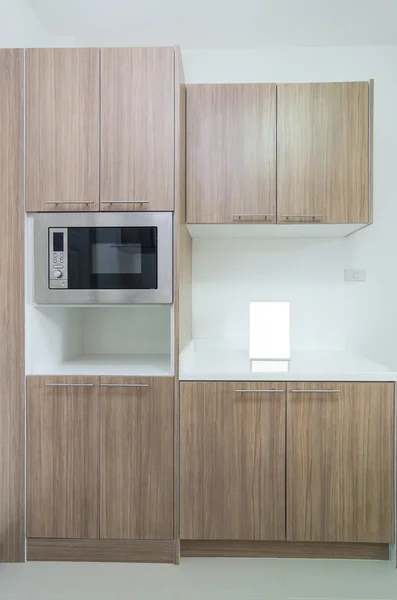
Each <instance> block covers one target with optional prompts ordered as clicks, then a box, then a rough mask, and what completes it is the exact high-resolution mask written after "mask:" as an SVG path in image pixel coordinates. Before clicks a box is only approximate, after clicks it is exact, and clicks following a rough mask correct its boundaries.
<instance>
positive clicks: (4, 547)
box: [0, 48, 25, 563]
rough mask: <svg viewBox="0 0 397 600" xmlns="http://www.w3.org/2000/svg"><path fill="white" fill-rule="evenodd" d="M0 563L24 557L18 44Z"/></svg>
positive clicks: (2, 199)
mask: <svg viewBox="0 0 397 600" xmlns="http://www.w3.org/2000/svg"><path fill="white" fill-rule="evenodd" d="M0 90H1V93H0V132H1V135H0V204H1V218H0V290H1V295H0V339H1V340H2V345H1V350H0V381H1V393H0V563H5V562H23V561H24V560H25V538H24V513H25V507H24V504H25V487H24V486H25V475H24V471H25V464H24V456H25V449H24V435H25V427H24V404H25V393H24V368H25V367H24V354H25V334H24V323H25V317H24V305H25V302H24V187H23V172H24V160H23V147H24V139H23V50H21V49H8V48H7V49H5V48H2V49H0Z"/></svg>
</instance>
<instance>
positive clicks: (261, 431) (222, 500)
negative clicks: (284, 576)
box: [180, 382, 286, 540]
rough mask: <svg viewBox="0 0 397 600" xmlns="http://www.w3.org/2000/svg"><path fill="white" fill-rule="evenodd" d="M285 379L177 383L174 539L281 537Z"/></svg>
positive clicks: (283, 499)
mask: <svg viewBox="0 0 397 600" xmlns="http://www.w3.org/2000/svg"><path fill="white" fill-rule="evenodd" d="M268 388H270V389H275V390H284V389H285V388H286V384H285V383H271V382H266V384H265V385H264V383H263V382H259V383H258V382H257V383H248V382H243V383H236V382H182V383H181V408H180V413H181V414H180V420H181V434H180V435H181V467H180V468H181V475H180V477H181V482H180V487H181V531H180V532H181V538H182V539H226V540H228V539H246V540H261V539H263V540H266V539H269V540H280V539H285V404H286V400H285V394H284V393H274V392H273V393H265V392H264V393H255V392H254V393H239V392H237V393H236V392H235V390H236V389H247V390H260V389H268Z"/></svg>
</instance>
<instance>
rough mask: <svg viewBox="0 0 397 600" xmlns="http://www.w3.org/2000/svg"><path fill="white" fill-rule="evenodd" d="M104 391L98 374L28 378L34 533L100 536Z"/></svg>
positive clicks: (29, 503)
mask: <svg viewBox="0 0 397 600" xmlns="http://www.w3.org/2000/svg"><path fill="white" fill-rule="evenodd" d="M53 383H56V384H66V385H65V386H63V385H61V386H56V387H51V386H48V385H47V384H53ZM71 383H79V384H94V385H93V386H92V387H74V386H70V385H67V384H71ZM98 394H99V378H98V377H81V376H79V377H74V376H68V377H40V376H30V377H28V378H27V535H28V537H38V538H98V534H99V532H98V490H99V482H98V436H99V431H98V408H99V407H98Z"/></svg>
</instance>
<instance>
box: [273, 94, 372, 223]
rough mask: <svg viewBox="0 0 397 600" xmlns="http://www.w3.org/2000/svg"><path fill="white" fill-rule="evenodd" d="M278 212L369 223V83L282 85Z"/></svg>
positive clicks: (280, 218)
mask: <svg viewBox="0 0 397 600" xmlns="http://www.w3.org/2000/svg"><path fill="white" fill-rule="evenodd" d="M277 215H278V222H280V223H285V222H292V223H297V222H302V221H303V222H322V223H367V222H368V219H369V214H368V83H366V82H364V83H361V82H360V83H357V82H353V83H302V84H281V85H278V86H277ZM285 215H306V217H304V218H289V219H286V218H285ZM311 215H317V216H316V217H315V218H314V219H312V218H310V216H311Z"/></svg>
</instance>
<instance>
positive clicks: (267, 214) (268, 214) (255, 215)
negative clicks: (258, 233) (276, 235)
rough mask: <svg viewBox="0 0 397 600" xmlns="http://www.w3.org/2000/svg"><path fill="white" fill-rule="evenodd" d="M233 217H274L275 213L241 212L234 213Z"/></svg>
mask: <svg viewBox="0 0 397 600" xmlns="http://www.w3.org/2000/svg"><path fill="white" fill-rule="evenodd" d="M232 216H233V217H274V214H273V213H241V214H233V215H232Z"/></svg>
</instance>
